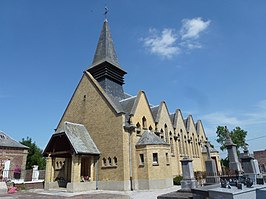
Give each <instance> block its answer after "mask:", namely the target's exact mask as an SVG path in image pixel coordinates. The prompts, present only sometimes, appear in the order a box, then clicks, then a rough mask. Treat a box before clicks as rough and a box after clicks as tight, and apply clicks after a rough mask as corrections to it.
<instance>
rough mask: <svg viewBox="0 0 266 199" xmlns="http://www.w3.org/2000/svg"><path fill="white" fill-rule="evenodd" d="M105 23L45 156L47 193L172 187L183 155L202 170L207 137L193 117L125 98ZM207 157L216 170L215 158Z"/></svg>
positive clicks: (138, 98) (216, 155)
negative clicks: (62, 188)
mask: <svg viewBox="0 0 266 199" xmlns="http://www.w3.org/2000/svg"><path fill="white" fill-rule="evenodd" d="M125 74H126V71H125V70H123V68H122V67H121V66H120V64H119V62H118V59H117V56H116V53H115V48H114V44H113V40H112V38H111V33H110V28H109V25H108V22H107V20H105V21H104V24H103V27H102V30H101V34H100V38H99V41H98V45H97V48H96V52H95V55H94V59H93V63H92V65H91V66H89V67H88V69H87V70H86V71H84V72H83V75H82V77H81V80H80V82H79V83H78V85H77V87H76V90H75V91H74V94H73V96H72V97H71V99H70V101H69V104H68V105H67V108H66V110H65V112H64V113H63V116H62V118H61V120H60V121H59V124H58V126H57V129H56V131H55V132H54V133H53V134H52V136H51V138H50V140H49V142H48V144H47V146H46V148H45V150H44V155H45V156H46V157H47V158H46V176H45V189H52V188H56V187H59V186H61V187H66V188H67V190H68V191H70V192H74V191H84V190H92V189H108V190H139V189H158V188H166V187H170V186H172V185H173V177H175V176H177V175H182V171H181V163H180V160H182V159H183V157H185V156H189V157H190V158H191V159H192V160H193V168H194V171H205V160H206V159H207V154H206V148H205V142H206V141H207V137H206V134H205V132H204V128H203V125H202V122H201V121H200V120H198V121H197V122H196V123H195V122H194V120H193V118H192V116H191V115H189V116H188V117H187V118H183V116H182V112H181V110H179V109H176V110H175V112H174V113H170V112H169V111H168V108H167V104H166V102H164V101H163V102H161V103H160V104H159V105H156V106H151V105H150V103H149V101H148V99H147V96H146V94H145V92H144V91H139V92H138V93H137V94H136V95H129V94H127V93H125V92H124V90H123V84H124V75H125ZM211 156H212V158H213V159H214V160H215V162H216V166H217V171H218V172H219V171H221V167H220V160H219V153H218V152H217V151H216V150H214V149H212V150H211Z"/></svg>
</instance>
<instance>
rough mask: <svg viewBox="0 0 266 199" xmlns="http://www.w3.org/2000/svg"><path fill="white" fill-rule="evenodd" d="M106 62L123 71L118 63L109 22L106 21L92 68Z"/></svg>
mask: <svg viewBox="0 0 266 199" xmlns="http://www.w3.org/2000/svg"><path fill="white" fill-rule="evenodd" d="M104 61H107V62H109V63H111V64H113V65H114V66H116V67H118V68H120V69H121V70H123V69H122V68H121V67H120V65H119V63H118V59H117V55H116V52H115V48H114V43H113V39H112V37H111V32H110V28H109V25H108V21H107V20H105V21H104V24H103V27H102V30H101V34H100V38H99V41H98V44H97V48H96V51H95V54H94V58H93V62H92V66H91V67H94V66H97V65H99V64H100V63H102V62H104Z"/></svg>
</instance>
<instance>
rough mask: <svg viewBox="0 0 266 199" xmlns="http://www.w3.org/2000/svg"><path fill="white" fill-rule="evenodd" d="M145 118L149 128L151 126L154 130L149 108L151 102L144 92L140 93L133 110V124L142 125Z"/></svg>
mask: <svg viewBox="0 0 266 199" xmlns="http://www.w3.org/2000/svg"><path fill="white" fill-rule="evenodd" d="M143 117H145V119H146V122H147V127H149V126H151V127H152V128H153V129H154V128H155V126H154V119H153V116H152V112H151V109H150V106H149V102H148V100H147V98H146V95H145V93H144V92H143V91H139V93H138V96H137V98H136V100H135V102H134V105H133V107H132V110H131V121H132V122H133V124H137V123H138V122H139V123H140V124H141V123H142V118H143Z"/></svg>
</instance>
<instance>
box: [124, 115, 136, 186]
mask: <svg viewBox="0 0 266 199" xmlns="http://www.w3.org/2000/svg"><path fill="white" fill-rule="evenodd" d="M129 121H130V119H129ZM124 128H125V130H127V131H128V141H129V142H128V147H129V176H130V178H129V180H130V190H131V191H133V171H132V170H133V169H132V147H131V145H132V144H131V135H132V133H133V131H134V130H135V128H136V126H135V125H133V124H129V126H124Z"/></svg>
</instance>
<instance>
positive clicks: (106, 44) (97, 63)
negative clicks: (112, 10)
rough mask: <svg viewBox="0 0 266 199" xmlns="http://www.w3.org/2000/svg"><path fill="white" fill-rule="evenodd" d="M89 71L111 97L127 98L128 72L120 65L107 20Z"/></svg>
mask: <svg viewBox="0 0 266 199" xmlns="http://www.w3.org/2000/svg"><path fill="white" fill-rule="evenodd" d="M87 71H88V72H89V73H91V75H92V76H93V77H94V78H95V79H96V80H97V81H98V82H99V84H100V85H101V87H102V88H103V89H104V91H105V92H106V93H107V94H108V95H109V96H112V97H113V98H115V99H117V100H121V99H124V98H125V94H124V90H123V84H124V75H125V74H127V72H126V71H124V70H123V69H122V68H121V67H120V65H119V63H118V59H117V56H116V52H115V48H114V44H113V40H112V37H111V33H110V28H109V25H108V21H107V19H105V21H104V24H103V27H102V30H101V34H100V38H99V41H98V45H97V48H96V51H95V55H94V59H93V62H92V65H91V66H90V67H89V68H88V69H87Z"/></svg>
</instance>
